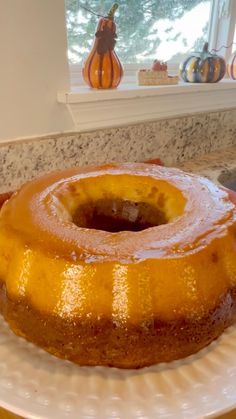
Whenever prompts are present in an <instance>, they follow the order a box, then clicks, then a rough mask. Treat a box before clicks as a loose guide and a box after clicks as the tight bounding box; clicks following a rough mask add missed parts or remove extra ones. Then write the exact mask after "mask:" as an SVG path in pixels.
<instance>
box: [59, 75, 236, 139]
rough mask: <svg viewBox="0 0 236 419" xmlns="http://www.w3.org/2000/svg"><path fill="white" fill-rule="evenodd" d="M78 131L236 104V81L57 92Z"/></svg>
mask: <svg viewBox="0 0 236 419" xmlns="http://www.w3.org/2000/svg"><path fill="white" fill-rule="evenodd" d="M58 102H59V103H63V104H66V105H67V106H68V107H69V110H70V112H71V114H72V117H73V120H74V123H75V128H76V129H77V130H78V131H84V130H91V129H97V128H106V127H113V126H119V125H125V124H132V123H137V122H145V121H152V120H156V119H163V118H169V117H180V116H184V115H188V114H192V113H199V112H212V111H218V110H225V109H230V108H234V107H236V82H234V81H232V80H227V79H225V80H223V81H221V82H219V83H217V84H211V83H207V84H190V83H181V82H180V83H179V84H178V85H174V86H173V85H172V86H157V87H156V86H135V85H127V84H126V85H121V86H120V87H119V88H118V89H114V90H92V89H89V88H87V87H78V88H74V89H73V90H72V91H71V92H60V93H58Z"/></svg>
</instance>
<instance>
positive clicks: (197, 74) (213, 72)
mask: <svg viewBox="0 0 236 419" xmlns="http://www.w3.org/2000/svg"><path fill="white" fill-rule="evenodd" d="M225 71H226V63H225V60H224V58H222V57H220V56H219V55H216V54H212V53H211V52H210V51H208V43H207V42H206V43H205V45H204V47H203V50H202V52H193V53H192V54H191V55H190V56H189V57H188V58H187V59H186V60H185V61H184V62H183V63H181V64H180V68H179V73H180V77H181V78H182V80H183V81H187V82H190V83H216V82H218V81H220V80H221V79H222V78H223V77H224V75H225Z"/></svg>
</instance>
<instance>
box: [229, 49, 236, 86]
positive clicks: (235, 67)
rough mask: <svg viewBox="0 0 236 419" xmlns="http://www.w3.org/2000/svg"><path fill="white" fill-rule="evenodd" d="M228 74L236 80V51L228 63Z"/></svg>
mask: <svg viewBox="0 0 236 419" xmlns="http://www.w3.org/2000/svg"><path fill="white" fill-rule="evenodd" d="M227 73H228V76H229V77H230V78H231V79H232V80H236V51H234V52H233V54H232V55H231V56H230V58H229V60H228V62H227Z"/></svg>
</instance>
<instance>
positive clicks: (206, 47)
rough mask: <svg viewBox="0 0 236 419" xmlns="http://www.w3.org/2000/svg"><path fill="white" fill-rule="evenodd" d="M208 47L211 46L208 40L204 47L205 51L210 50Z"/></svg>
mask: <svg viewBox="0 0 236 419" xmlns="http://www.w3.org/2000/svg"><path fill="white" fill-rule="evenodd" d="M208 47H209V44H208V42H205V44H204V47H203V52H208Z"/></svg>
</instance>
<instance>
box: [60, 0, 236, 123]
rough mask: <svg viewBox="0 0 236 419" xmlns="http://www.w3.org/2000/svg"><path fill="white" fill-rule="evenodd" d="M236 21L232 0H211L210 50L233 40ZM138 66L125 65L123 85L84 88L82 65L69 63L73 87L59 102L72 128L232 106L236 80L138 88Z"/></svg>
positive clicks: (235, 4) (226, 53)
mask: <svg viewBox="0 0 236 419" xmlns="http://www.w3.org/2000/svg"><path fill="white" fill-rule="evenodd" d="M235 22H236V0H212V8H211V15H210V25H209V36H208V39H209V48H210V49H219V48H220V47H221V46H222V45H229V44H231V43H232V42H233V39H234V31H235ZM230 54H231V49H230V48H229V49H222V50H221V51H220V55H222V56H225V58H226V59H227V58H228V57H229V55H230ZM144 66H145V64H142V67H144ZM139 68H140V65H137V64H130V65H126V66H125V76H124V79H123V83H121V84H120V86H119V87H118V88H117V89H115V90H100V91H97V90H94V89H90V88H88V87H87V86H85V84H84V82H83V80H82V75H81V69H82V68H81V65H78V64H72V65H71V66H70V74H71V91H70V92H59V93H58V101H59V102H60V103H64V104H66V105H67V106H68V109H69V110H70V112H71V115H72V117H73V120H74V124H75V128H76V129H77V130H78V131H83V130H90V129H97V128H106V127H111V126H119V125H122V124H129V123H137V122H144V121H148V120H156V119H162V118H167V117H179V116H182V115H186V114H189V113H195V112H206V111H209V112H210V111H217V110H225V109H230V108H235V107H236V82H233V81H229V80H223V81H221V82H219V83H216V84H204V83H203V84H195V85H194V84H191V83H182V82H180V83H179V84H178V85H176V86H158V87H156V86H151V87H146V86H138V85H137V83H136V72H137V70H138V69H139ZM168 71H169V72H170V74H171V73H172V74H173V73H177V71H178V64H174V63H172V64H170V65H169V66H168Z"/></svg>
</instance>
